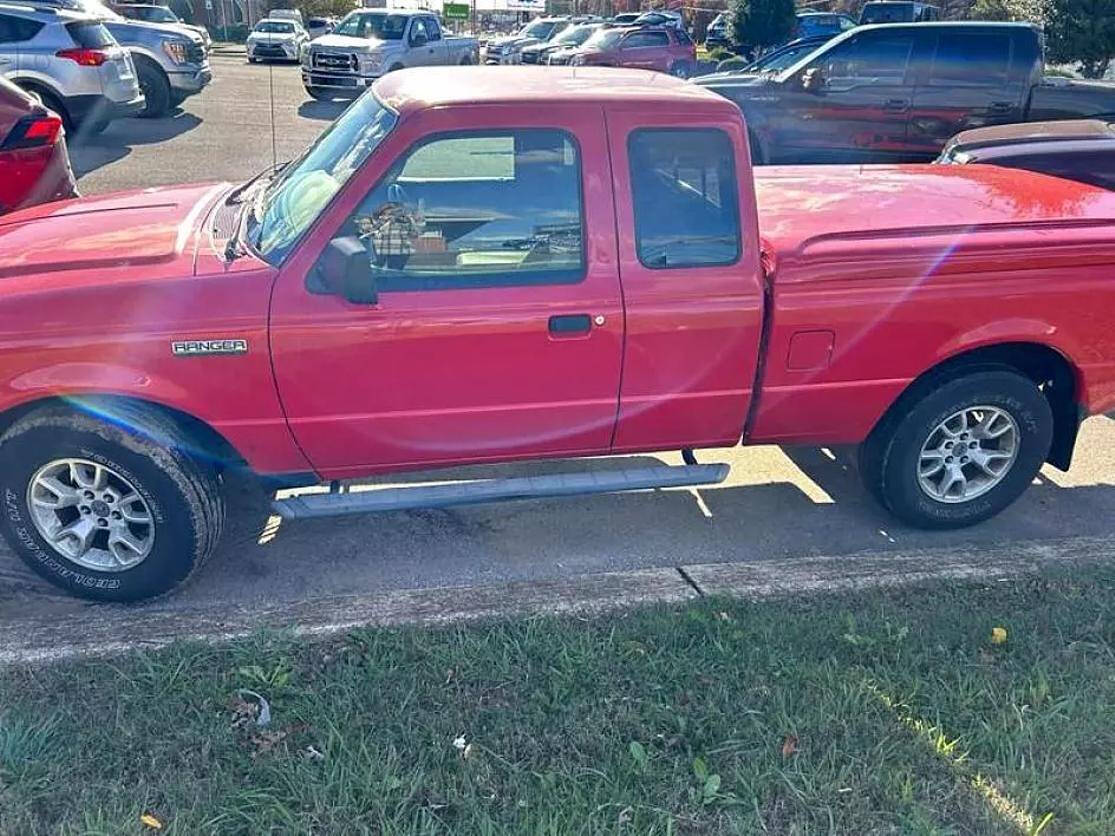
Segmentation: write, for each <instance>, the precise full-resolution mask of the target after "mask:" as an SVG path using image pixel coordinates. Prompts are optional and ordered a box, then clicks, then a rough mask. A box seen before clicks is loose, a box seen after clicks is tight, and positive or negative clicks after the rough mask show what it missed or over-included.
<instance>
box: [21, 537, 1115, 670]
mask: <svg viewBox="0 0 1115 836" xmlns="http://www.w3.org/2000/svg"><path fill="white" fill-rule="evenodd" d="M1096 564H1115V537H1110V538H1107V537H1105V538H1084V537H1081V538H1070V539H1065V540H1055V541H1044V542H1032V543H1025V544H1021V545H1019V544H1014V545H1009V546H1001V547H993V548H981V549H970V548H951V549H919V550H911V551H903V552H893V553H884V552H868V553H859V554H850V555H835V556H820V557H800V558H788V559H781V560H768V561H762V562H757V563H747V564H741V563H727V564H697V565H692V566H683V567H679V568H677V569H648V570H642V571H632V572H611V573H605V574H594V575H580V576H576V577H572V578H563V579H557V580H550V581H541V582H530V583H527V582H519V583H511V584H503V585H499V586H485V587H470V588H438V589H415V590H401V591H396V592H387V593H382V594H378V595H360V596H351V597H344V598H330V599H321V600H308V601H303V602H300V603H298V604H294V605H284V606H282V607H268V606H266V605H261V606H260V607H253V608H249V607H237V608H229V607H227V606H222V607H219V608H218V607H214V608H211V609H194V610H187V611H181V610H171V609H167V608H166V606H165V605H160V604H158V603H156V604H151V605H145V606H131V607H123V606H104V605H102V606H88V607H85V608H84V609H83V610H82V611H81V612H79V613H75V614H71V615H65V616H61V617H59V616H54V617H52V618H49V619H26V620H19V621H13V622H11V623H8V624H0V665H3V664H15V663H27V662H47V661H53V660H63V659H71V658H76V657H89V656H106V655H112V654H116V653H123V652H128V651H133V650H142V649H154V648H159V647H164V646H166V645H168V644H171V643H172V642H174V641H179V640H193V641H204V642H213V643H219V642H225V641H228V640H231V639H235V638H239V637H243V636H247V635H250V634H251V633H253V632H256V631H258V630H261V629H291V630H292V631H293V632H294V633H295V634H296V635H304V636H315V635H328V634H331V633H336V632H340V631H344V630H350V629H353V628H356V627H364V626H396V625H404V624H412V625H444V624H452V623H459V622H467V621H474V620H478V619H496V618H516V617H524V616H530V615H554V614H562V613H588V614H599V613H603V612H608V611H615V610H622V609H627V608H629V607H633V606H636V605H640V604H649V603H678V602H684V601H689V600H693V599H694V598H696V597H697V596H698V595H699V594H706V595H726V596H733V597H744V598H751V599H761V598H768V597H772V596H785V595H802V594H819V593H824V592H833V591H840V590H859V589H870V588H878V587H890V586H903V585H909V584H913V583H919V582H924V581H931V580H983V581H1003V580H1009V579H1012V578H1018V577H1021V576H1026V575H1037V574H1041V573H1043V572H1046V571H1049V570H1052V569H1057V568H1064V567H1068V566H1081V567H1083V566H1088V565H1096Z"/></svg>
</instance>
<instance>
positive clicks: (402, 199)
mask: <svg viewBox="0 0 1115 836" xmlns="http://www.w3.org/2000/svg"><path fill="white" fill-rule="evenodd" d="M387 199H388V200H389V201H391V202H392V203H398V204H400V205H402V206H407V205H410V195H408V194H407V191H406V189H404V188H403V187H402V186H400V185H399V184H398V183H392V184H391V185H390V186H388V187H387Z"/></svg>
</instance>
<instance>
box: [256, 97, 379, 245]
mask: <svg viewBox="0 0 1115 836" xmlns="http://www.w3.org/2000/svg"><path fill="white" fill-rule="evenodd" d="M397 120H398V117H397V116H396V115H395V113H394V112H393V111H391V110H389V109H388V108H387V107H386V106H385V105H383V104H382V103H381V102H380V101H379V99H377V98H375V96H374V95H373V94H372V93H367V94H365V95H364V96H362V97H361V98H359V99H357V100H356V102H355V103H354V104H353V105H352V106H351V107H349V108H348V110H346V111H345V112H344V113H342V114H341V115H340V116H339V117H338V118H337V120H336V121H335V122H334V123H333V124H332V125H330V126H329V128H328V129H327V130H326V131H325V133H323V134H322V135H321V137H320V138H319V139H318V141H317V142H315V143H314V144H313V145H311V146H310V147H309V148H308V149H307V150H306V152H305V153H304V154H303V155H302V156H301V157H299V158H298V159H297V160H295V161H294V162H292V163H290V164H289V165H288V166H286V167H285V168H284V169H283V172H282V174H281V175H279V177H277V178H276V179H275V181H274V182H273V183H272V184H271V185H270V186H269V187H268V188H267V190H266V191H264V192H261V193H260V196H259V197H258V198H257V199H256V200H254V201H252V203H251V204H250V206H249V207H248V208H247V209H246V210H245V211H247V212H248V217H247V218H246V219H245V235H246V237H247V240H248V242H249V243H250V244H251V245H252V246H253V247H254V248H255V250H256V251H257V252H258V253H259V254H260V256H262V257H263V259H264V260H265V261H267V262H268V263H269V264H274V265H277V264H279V263H281V262H282V260H283V259H284V258H286V256H287V253H289V252H290V250H291V249H292V248H293V247H294V245H295V244H297V243H298V240H299V239H300V238H301V237H302V235H303V233H305V232H306V230H307V229H309V228H310V225H311V224H313V222H314V221H315V220H317V217H318V215H320V214H321V212H322V210H323V209H324V208H325V207H326V206H327V205H328V204H329V201H330V200H331V199H332V198H333V195H335V194H336V193H337V192H338V191H340V189H341V187H342V186H343V185H344V184H345V183H346V182H348V179H349V178H350V177H352V175H353V174H355V173H356V171H357V170H358V169H359V168H360V166H362V165H363V164H364V161H365V160H367V159H368V157H369V156H371V153H372V152H373V151H374V150H375V149H376V148H377V147H378V146H379V144H380V143H381V142H383V138H384V137H386V136H387V134H389V133H390V132H391V129H392V128H394V127H395V123H396V121H397Z"/></svg>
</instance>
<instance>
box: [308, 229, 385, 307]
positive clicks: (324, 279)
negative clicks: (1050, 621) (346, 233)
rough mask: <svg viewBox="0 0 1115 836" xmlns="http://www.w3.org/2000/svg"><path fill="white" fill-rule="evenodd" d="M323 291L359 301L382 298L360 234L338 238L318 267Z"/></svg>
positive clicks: (332, 242)
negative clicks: (358, 236) (356, 236)
mask: <svg viewBox="0 0 1115 836" xmlns="http://www.w3.org/2000/svg"><path fill="white" fill-rule="evenodd" d="M314 272H315V273H316V274H317V275H316V278H317V281H316V285H317V288H318V289H319V290H320V292H324V293H332V294H335V295H337V296H340V297H342V298H344V299H346V300H348V301H349V302H352V303H353V304H356V305H374V304H375V303H376V302H378V301H379V291H378V290H377V288H376V280H375V276H374V275H373V273H372V267H371V263H370V262H369V260H368V251H367V250H366V249H365V248H364V245H363V244H361V243H360V239H359V238H352V237H348V238H334V239H333V240H332V241H330V242H329V244H328V246H326V248H325V251H324V252H323V253H322V254H321V257H320V258H319V259H318V260H317V265H316V266H315V267H314Z"/></svg>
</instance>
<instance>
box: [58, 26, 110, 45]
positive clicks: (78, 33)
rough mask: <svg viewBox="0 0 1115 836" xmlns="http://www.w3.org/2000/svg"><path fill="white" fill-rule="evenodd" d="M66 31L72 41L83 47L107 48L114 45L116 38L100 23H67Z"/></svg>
mask: <svg viewBox="0 0 1115 836" xmlns="http://www.w3.org/2000/svg"><path fill="white" fill-rule="evenodd" d="M66 31H67V32H69V33H70V37H71V38H73V39H74V43H75V44H77V45H78V46H80V47H82V48H84V49H108V48H109V47H113V46H116V40H115V39H114V38H113V37H112V35H111V34H110V33H109V31H108V29H106V28H105V27H104V25H103V24H100V23H67V24H66Z"/></svg>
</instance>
